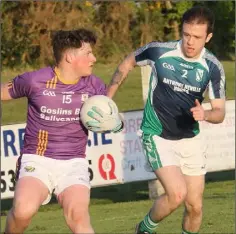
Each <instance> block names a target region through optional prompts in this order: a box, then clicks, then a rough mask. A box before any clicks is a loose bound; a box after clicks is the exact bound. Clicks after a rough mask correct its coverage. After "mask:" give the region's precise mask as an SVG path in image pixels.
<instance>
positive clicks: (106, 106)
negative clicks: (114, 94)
mask: <svg viewBox="0 0 236 234" xmlns="http://www.w3.org/2000/svg"><path fill="white" fill-rule="evenodd" d="M80 119H81V121H82V123H83V125H84V126H85V127H86V128H87V129H88V130H90V131H92V132H99V133H101V132H106V131H111V132H114V133H116V132H120V131H121V130H122V129H123V122H122V120H121V118H120V115H119V111H118V107H117V105H116V103H115V102H114V101H113V100H112V99H111V98H109V97H107V96H104V95H95V96H92V97H90V98H89V99H88V100H86V101H85V103H84V104H83V106H82V108H81V110H80Z"/></svg>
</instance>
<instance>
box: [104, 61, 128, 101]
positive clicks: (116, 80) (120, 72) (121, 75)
mask: <svg viewBox="0 0 236 234" xmlns="http://www.w3.org/2000/svg"><path fill="white" fill-rule="evenodd" d="M127 75H128V71H127V69H125V68H123V69H122V65H120V66H119V67H118V68H117V69H116V71H115V73H114V74H113V76H112V79H111V82H110V84H109V86H108V89H107V96H108V97H110V98H112V97H113V96H114V95H115V93H116V91H117V89H118V88H119V86H120V85H121V84H122V83H123V81H124V80H125V78H126V77H127Z"/></svg>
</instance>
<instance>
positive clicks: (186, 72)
mask: <svg viewBox="0 0 236 234" xmlns="http://www.w3.org/2000/svg"><path fill="white" fill-rule="evenodd" d="M182 71H183V73H184V74H183V75H182V77H184V78H187V74H188V71H187V70H182Z"/></svg>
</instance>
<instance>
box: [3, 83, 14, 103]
mask: <svg viewBox="0 0 236 234" xmlns="http://www.w3.org/2000/svg"><path fill="white" fill-rule="evenodd" d="M11 99H12V97H11V96H10V94H9V90H8V84H1V101H7V100H11Z"/></svg>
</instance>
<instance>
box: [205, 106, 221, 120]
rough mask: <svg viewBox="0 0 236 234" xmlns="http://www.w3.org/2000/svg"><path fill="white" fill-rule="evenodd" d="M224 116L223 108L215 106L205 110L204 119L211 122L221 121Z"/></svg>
mask: <svg viewBox="0 0 236 234" xmlns="http://www.w3.org/2000/svg"><path fill="white" fill-rule="evenodd" d="M224 118H225V109H220V108H215V109H212V110H205V121H207V122H209V123H213V124H218V123H222V122H223V120H224Z"/></svg>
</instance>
